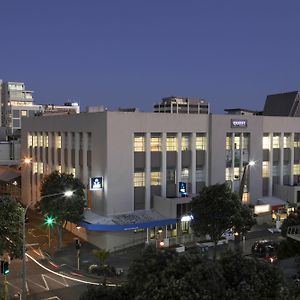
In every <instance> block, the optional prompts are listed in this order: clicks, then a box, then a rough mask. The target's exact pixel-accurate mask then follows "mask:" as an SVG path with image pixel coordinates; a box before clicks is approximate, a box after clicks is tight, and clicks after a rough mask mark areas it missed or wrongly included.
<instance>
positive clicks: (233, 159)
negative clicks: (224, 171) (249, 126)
mask: <svg viewBox="0 0 300 300" xmlns="http://www.w3.org/2000/svg"><path fill="white" fill-rule="evenodd" d="M234 138H235V134H234V132H233V133H232V135H231V149H232V151H231V174H230V175H231V178H232V186H231V190H232V192H234V163H235V157H234V154H235V147H234Z"/></svg>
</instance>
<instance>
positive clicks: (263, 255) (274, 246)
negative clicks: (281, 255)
mask: <svg viewBox="0 0 300 300" xmlns="http://www.w3.org/2000/svg"><path fill="white" fill-rule="evenodd" d="M277 250H278V243H277V242H276V241H272V240H260V241H256V242H255V243H254V244H253V246H252V248H251V252H252V255H253V256H255V257H257V258H259V259H263V260H265V261H267V262H270V263H275V262H277V260H278V258H277Z"/></svg>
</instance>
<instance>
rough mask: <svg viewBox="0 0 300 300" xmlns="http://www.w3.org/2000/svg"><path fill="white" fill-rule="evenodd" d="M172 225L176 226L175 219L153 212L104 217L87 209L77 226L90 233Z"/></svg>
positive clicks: (145, 211)
mask: <svg viewBox="0 0 300 300" xmlns="http://www.w3.org/2000/svg"><path fill="white" fill-rule="evenodd" d="M172 224H176V219H166V218H164V217H163V216H162V215H161V214H159V213H158V212H157V211H155V210H138V211H134V212H132V213H127V214H119V215H112V216H107V217H104V216H100V215H98V214H96V213H94V212H92V211H91V210H89V209H87V210H85V212H84V220H83V222H81V223H80V224H79V225H80V226H81V227H83V228H85V229H87V230H91V231H126V230H136V229H146V228H152V227H156V226H165V225H172Z"/></svg>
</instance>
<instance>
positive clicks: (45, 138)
mask: <svg viewBox="0 0 300 300" xmlns="http://www.w3.org/2000/svg"><path fill="white" fill-rule="evenodd" d="M44 145H45V147H49V137H48V133H46V135H45V136H44Z"/></svg>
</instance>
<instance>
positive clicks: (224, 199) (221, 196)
mask: <svg viewBox="0 0 300 300" xmlns="http://www.w3.org/2000/svg"><path fill="white" fill-rule="evenodd" d="M240 205H241V202H240V201H239V199H238V195H237V194H235V193H232V192H231V190H230V188H229V186H228V185H227V184H226V183H223V184H215V185H211V186H209V187H204V188H203V189H202V190H201V191H200V193H199V195H197V196H196V197H194V198H193V199H192V202H191V207H192V209H191V210H192V215H193V219H192V221H191V227H192V229H193V231H194V232H195V234H196V235H206V234H209V235H210V237H211V239H212V241H213V242H214V244H215V247H214V260H215V259H216V248H217V243H218V241H219V240H220V239H221V237H222V235H223V234H224V233H225V231H226V230H228V229H231V228H232V227H233V226H234V218H235V216H236V215H237V214H239V211H240V210H239V208H240Z"/></svg>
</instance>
